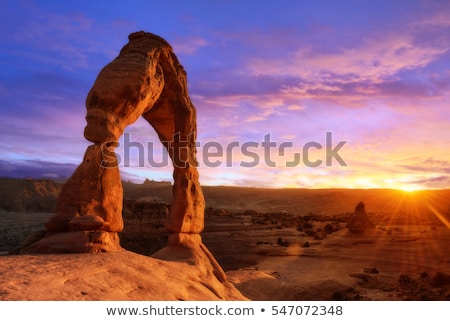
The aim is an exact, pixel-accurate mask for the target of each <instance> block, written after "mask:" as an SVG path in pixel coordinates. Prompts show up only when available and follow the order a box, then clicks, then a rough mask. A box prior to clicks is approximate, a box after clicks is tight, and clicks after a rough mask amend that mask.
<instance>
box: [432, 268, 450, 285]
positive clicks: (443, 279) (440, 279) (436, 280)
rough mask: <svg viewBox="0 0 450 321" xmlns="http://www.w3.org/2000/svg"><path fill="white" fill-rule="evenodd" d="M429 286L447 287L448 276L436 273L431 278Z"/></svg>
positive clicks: (449, 281) (449, 276) (449, 280)
mask: <svg viewBox="0 0 450 321" xmlns="http://www.w3.org/2000/svg"><path fill="white" fill-rule="evenodd" d="M431 284H432V285H433V286H434V287H437V288H440V287H443V286H445V285H448V284H450V275H449V274H446V273H443V272H437V273H436V275H435V276H434V277H433V279H432V281H431Z"/></svg>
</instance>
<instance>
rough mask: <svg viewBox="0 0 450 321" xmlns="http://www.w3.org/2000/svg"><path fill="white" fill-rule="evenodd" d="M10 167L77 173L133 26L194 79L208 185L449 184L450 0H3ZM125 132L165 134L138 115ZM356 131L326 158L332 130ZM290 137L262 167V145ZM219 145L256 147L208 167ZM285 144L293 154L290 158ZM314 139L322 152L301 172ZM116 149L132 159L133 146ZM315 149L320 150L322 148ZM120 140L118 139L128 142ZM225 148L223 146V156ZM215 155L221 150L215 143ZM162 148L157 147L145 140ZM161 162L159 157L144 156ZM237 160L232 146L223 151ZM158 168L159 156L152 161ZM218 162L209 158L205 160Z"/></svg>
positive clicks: (9, 170) (3, 168)
mask: <svg viewBox="0 0 450 321" xmlns="http://www.w3.org/2000/svg"><path fill="white" fill-rule="evenodd" d="M1 6H2V10H1V11H0V24H1V28H0V61H1V64H2V66H1V70H0V97H1V100H2V106H1V107H0V113H1V115H0V116H1V117H0V119H1V120H0V121H1V123H0V124H1V126H0V131H1V135H2V140H1V141H0V155H1V156H0V175H1V176H13V177H29V176H31V177H63V176H70V174H71V173H72V171H73V170H74V168H75V167H76V166H77V165H78V164H79V163H80V162H81V159H82V157H83V154H84V151H85V149H86V147H87V146H88V145H89V144H90V143H89V142H87V141H86V140H85V139H84V137H83V128H84V126H85V120H84V116H85V98H86V95H87V93H88V91H89V89H90V87H91V86H92V84H93V82H94V81H95V78H96V76H97V74H98V72H99V71H100V69H101V68H102V67H103V66H104V65H106V64H107V63H108V62H110V61H111V60H112V59H114V57H116V56H117V55H118V53H119V51H120V49H121V48H122V47H123V46H124V45H125V44H126V43H127V36H128V35H129V34H130V33H132V32H134V31H138V30H145V31H148V32H152V33H155V34H158V35H160V36H162V37H163V38H165V39H166V40H167V41H168V42H169V43H170V44H171V45H172V46H173V48H174V51H175V53H176V55H177V56H178V58H179V60H180V62H181V63H182V64H183V66H184V67H185V69H186V71H187V74H188V83H189V90H190V92H189V93H190V96H191V99H192V101H193V102H194V104H195V106H196V108H197V110H198V130H199V133H198V142H199V145H200V146H201V147H200V148H199V151H198V157H199V160H200V166H199V171H200V177H201V182H202V184H205V185H219V184H220V185H248V186H265V187H307V188H321V187H348V188H356V187H358V188H373V187H380V188H381V187H392V188H402V189H407V190H412V189H418V188H449V187H450V157H449V156H450V152H449V151H448V150H449V148H448V146H449V145H450V135H448V129H447V127H448V123H449V121H450V109H449V108H448V105H449V102H450V97H449V89H450V88H449V87H450V85H449V84H450V82H449V78H450V4H449V3H448V1H259V2H254V1H164V2H162V1H158V2H152V1H127V2H124V1H22V0H16V1H9V0H6V1H2V4H1ZM126 132H127V133H128V134H129V137H130V139H131V140H132V141H133V142H134V141H136V142H140V143H141V144H142V145H143V146H147V145H148V142H153V144H154V146H158V148H156V149H155V153H157V154H158V155H159V154H160V151H161V150H160V148H159V145H157V143H158V140H157V137H156V135H155V133H154V132H153V130H152V128H150V127H149V126H148V125H147V123H146V122H144V121H142V120H138V121H137V122H136V123H135V124H134V125H132V126H130V127H129V128H127V130H126ZM327 132H331V133H332V135H333V144H334V145H335V144H337V143H338V142H340V141H345V142H346V143H345V145H343V147H342V148H341V149H340V150H339V155H340V156H341V157H342V158H343V159H344V160H345V163H346V166H342V165H341V164H339V162H336V160H334V161H333V164H332V166H326V164H325V157H326V155H325V152H326V150H325V145H326V133H327ZM267 134H270V137H271V138H272V140H273V142H275V143H276V145H277V147H276V148H272V149H271V150H270V152H271V158H272V159H273V160H275V161H276V166H275V167H271V166H268V165H267V164H266V163H265V162H264V161H263V158H264V150H263V148H262V145H261V143H262V142H263V141H264V137H265V135H267ZM208 142H218V143H220V144H221V146H223V148H224V151H225V150H226V147H227V146H230V144H231V145H232V143H236V142H237V144H238V145H239V146H240V147H242V145H243V144H244V143H245V142H254V143H258V144H259V147H258V148H254V149H252V151H253V152H254V153H256V154H258V155H259V157H260V162H259V163H258V164H257V166H254V167H251V168H246V167H243V166H241V164H242V162H246V161H249V160H251V159H250V158H249V156H248V154H247V155H246V154H245V153H242V149H240V148H234V149H232V150H231V151H230V154H229V156H230V155H231V156H232V159H231V160H229V163H230V162H231V166H226V163H227V162H226V159H225V158H223V157H222V158H217V157H216V158H214V159H213V160H214V161H216V160H220V161H221V162H222V165H221V166H218V167H213V168H212V167H208V166H206V165H205V161H204V159H203V158H204V157H205V155H204V152H205V151H204V150H203V148H202V146H205V144H206V143H208ZM283 142H287V143H291V144H292V146H293V147H292V148H291V149H289V150H286V153H285V154H284V156H283V155H280V153H279V149H278V147H279V146H280V144H282V143H283ZM308 142H317V143H319V144H320V145H322V146H324V148H323V149H317V148H311V149H310V155H309V156H310V158H311V159H312V160H324V162H323V163H322V165H321V166H318V167H313V168H312V167H308V166H306V165H305V164H304V163H301V164H299V165H298V166H294V167H287V166H286V161H288V160H291V159H293V157H294V156H293V155H294V153H298V152H300V153H303V146H305V144H308ZM121 146H122V149H121V148H118V149H117V150H116V152H117V153H118V155H119V156H122V159H123V157H124V153H125V151H124V149H123V147H124V144H123V141H122V145H121ZM316 146H317V145H316ZM119 147H120V146H119ZM129 151H131V154H132V155H131V156H132V157H131V159H132V161H131V164H130V166H129V167H125V166H124V165H123V164H121V165H122V166H121V172H122V176H123V178H124V179H129V180H132V181H136V182H140V181H142V180H144V179H145V178H149V179H156V180H171V171H172V169H171V167H170V166H166V167H163V168H154V167H151V166H148V164H145V166H144V167H139V166H137V165H139V164H138V159H139V157H138V155H134V154H136V153H137V149H136V148H129ZM210 151H211V150H210ZM207 152H208V151H207ZM145 153H146V154H148V150H145ZM146 156H147V155H146ZM225 156H226V155H224V157H225ZM146 163H147V162H146ZM206 163H207V162H206Z"/></svg>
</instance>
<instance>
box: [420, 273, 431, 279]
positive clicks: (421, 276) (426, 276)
mask: <svg viewBox="0 0 450 321" xmlns="http://www.w3.org/2000/svg"><path fill="white" fill-rule="evenodd" d="M429 276H430V275H429V274H428V273H427V272H422V273H420V278H421V279H427V278H428V277H429Z"/></svg>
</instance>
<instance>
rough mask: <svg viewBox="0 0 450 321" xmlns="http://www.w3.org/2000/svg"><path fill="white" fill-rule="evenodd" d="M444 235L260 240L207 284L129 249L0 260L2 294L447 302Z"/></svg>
mask: <svg viewBox="0 0 450 321" xmlns="http://www.w3.org/2000/svg"><path fill="white" fill-rule="evenodd" d="M449 244H450V231H449V230H448V229H447V228H445V227H434V226H425V227H423V226H401V227H395V226H391V227H389V228H383V227H378V228H377V229H376V230H375V231H374V232H373V233H369V234H365V235H354V234H351V233H349V232H348V230H347V229H342V230H340V231H338V232H335V233H332V234H330V235H328V236H327V238H326V239H324V240H321V241H312V242H311V243H310V246H309V247H307V248H304V247H301V246H299V245H298V244H294V245H292V246H288V247H282V246H279V245H276V244H275V245H267V244H266V245H260V246H258V247H257V248H256V250H257V251H259V253H264V255H259V256H258V263H257V264H255V265H254V266H251V267H246V268H242V269H238V270H233V271H227V276H228V280H229V281H230V283H231V284H233V285H234V286H235V288H236V289H238V290H239V291H240V292H241V293H242V295H243V296H240V294H239V293H237V292H235V289H234V288H232V287H228V288H227V289H225V290H224V291H225V292H223V293H226V294H220V293H219V292H220V291H222V290H223V289H222V290H220V291H217V290H214V289H213V288H212V287H211V285H210V284H208V280H206V279H205V278H204V277H202V276H201V273H199V271H198V268H197V267H196V266H195V265H189V264H187V263H183V262H168V261H162V260H157V259H154V258H151V257H148V256H144V255H140V254H136V253H133V252H130V251H122V252H117V253H101V254H61V255H20V256H1V257H0V300H127V301H129V300H246V299H250V300H276V301H288V300H290V301H297V300H308V301H309V300H310V301H316V300H450V252H449V251H448V245H449Z"/></svg>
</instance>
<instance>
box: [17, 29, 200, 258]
mask: <svg viewBox="0 0 450 321" xmlns="http://www.w3.org/2000/svg"><path fill="white" fill-rule="evenodd" d="M128 38H129V42H128V44H127V45H125V46H124V47H123V48H122V50H121V51H120V54H119V56H118V57H117V58H115V59H114V60H113V61H112V62H111V63H109V64H108V65H106V66H105V67H104V68H103V69H102V70H101V71H100V73H99V75H98V76H97V79H96V80H95V83H94V85H93V86H92V88H91V90H90V91H89V93H88V95H87V98H86V107H87V114H86V121H87V124H86V127H85V130H84V136H85V138H86V139H87V140H89V141H91V142H92V143H93V145H91V146H89V147H88V148H87V150H86V154H85V157H84V159H83V162H82V163H81V164H80V165H79V167H78V168H77V169H76V170H75V172H74V173H73V175H72V177H70V179H69V180H68V181H67V182H66V183H65V185H64V186H63V188H62V191H61V193H60V195H59V198H58V200H57V206H56V213H55V215H54V216H53V217H52V218H50V219H49V220H48V221H47V223H46V228H47V231H48V233H47V234H46V237H44V238H43V239H42V240H40V241H38V242H37V243H35V244H33V245H32V246H31V247H29V248H28V250H25V252H102V251H116V250H120V249H121V247H120V245H119V237H118V233H119V232H121V231H122V229H123V219H122V198H123V190H122V185H121V181H120V173H119V170H118V164H117V159H116V156H115V153H114V149H115V147H116V146H117V144H118V143H117V141H118V140H119V137H120V136H121V135H122V134H123V131H124V129H125V128H126V127H127V126H128V125H130V124H132V123H133V122H135V121H136V120H137V119H138V118H139V117H141V116H142V117H143V118H144V119H146V120H147V121H148V122H149V124H150V125H151V127H153V128H154V129H155V130H156V132H157V134H158V136H159V138H160V140H161V142H162V144H163V145H164V146H165V147H166V148H167V150H168V153H169V156H170V157H171V159H172V163H173V167H174V172H173V178H174V183H173V199H172V203H171V205H170V210H169V213H168V215H167V219H166V222H165V227H166V229H167V231H168V232H169V233H171V234H173V235H172V236H171V237H170V240H171V241H170V242H169V246H170V245H171V246H175V247H179V246H184V245H185V243H186V244H187V246H188V247H190V246H191V245H192V244H193V242H194V243H195V242H200V243H201V238H200V237H199V235H198V234H199V233H200V232H201V231H202V230H203V227H204V207H205V201H204V197H203V192H202V189H201V186H200V183H199V175H198V171H197V168H196V166H197V160H196V148H195V139H196V134H197V127H196V110H195V107H194V105H193V104H192V102H191V100H190V98H189V95H188V90H187V79H186V72H185V71H184V69H183V67H182V66H181V65H180V63H179V61H178V59H177V57H176V56H175V54H174V52H173V50H172V48H171V46H170V45H169V44H168V43H167V42H166V41H165V40H164V39H162V38H161V37H158V36H156V35H154V34H151V33H146V32H143V31H140V32H136V33H133V34H131V35H130V36H129V37H128ZM196 235H198V237H197V236H196ZM199 245H200V244H199ZM193 248H194V249H197V248H198V247H197V246H193ZM203 252H204V251H203ZM169 256H170V257H172V255H169Z"/></svg>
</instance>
